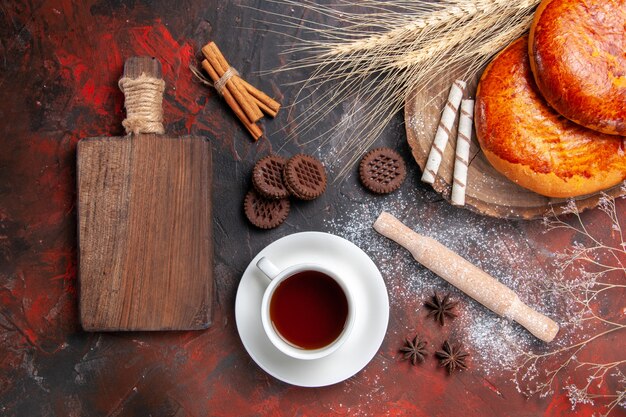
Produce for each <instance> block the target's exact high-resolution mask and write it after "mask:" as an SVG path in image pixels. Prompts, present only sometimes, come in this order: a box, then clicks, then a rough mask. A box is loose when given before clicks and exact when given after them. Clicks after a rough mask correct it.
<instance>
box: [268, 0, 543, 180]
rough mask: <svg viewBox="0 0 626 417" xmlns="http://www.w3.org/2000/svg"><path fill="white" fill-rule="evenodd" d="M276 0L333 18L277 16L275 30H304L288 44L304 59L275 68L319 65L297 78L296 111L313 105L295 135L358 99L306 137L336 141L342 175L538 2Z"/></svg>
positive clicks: (482, 57) (515, 33)
mask: <svg viewBox="0 0 626 417" xmlns="http://www.w3.org/2000/svg"><path fill="white" fill-rule="evenodd" d="M272 1H274V2H275V3H279V4H283V5H286V6H290V7H292V8H301V10H303V11H306V12H309V13H315V14H318V15H319V16H320V17H321V18H320V19H317V20H320V21H324V22H327V23H319V21H317V20H311V19H308V20H307V19H303V18H301V17H300V16H297V17H296V16H288V15H275V17H278V18H280V23H278V22H277V23H274V24H275V25H276V26H277V27H279V28H281V30H283V31H287V30H296V31H298V32H303V36H299V37H297V39H296V41H295V46H294V47H292V48H290V49H287V50H285V53H287V54H291V53H296V54H297V55H298V56H299V58H298V59H297V60H295V61H292V62H289V63H288V64H286V65H285V66H284V67H282V68H279V69H277V70H274V71H272V72H283V71H291V70H295V69H305V68H309V69H311V71H312V72H311V73H310V75H309V76H308V78H307V79H305V80H302V81H300V82H297V83H296V84H299V85H300V90H299V92H298V94H297V96H296V99H295V101H294V103H292V108H294V107H295V105H296V104H299V103H302V102H304V101H306V102H307V106H308V107H309V109H310V110H309V111H307V112H305V113H301V114H299V115H296V116H295V117H294V118H293V119H292V121H291V124H292V125H293V126H291V127H293V129H292V133H291V134H290V136H291V137H294V136H300V135H305V134H308V133H309V132H310V131H312V130H314V129H318V128H319V126H320V122H321V121H322V120H324V119H325V117H326V116H327V115H329V114H330V113H332V111H333V110H334V109H335V108H337V106H341V105H344V104H345V103H348V104H349V105H350V106H351V107H350V109H349V110H348V111H347V112H345V113H344V117H343V118H342V120H341V122H339V124H337V125H335V126H332V127H331V128H329V129H327V130H325V131H323V132H321V133H317V134H316V135H315V136H314V137H313V138H312V139H310V140H309V142H317V143H318V144H319V146H320V148H321V147H324V146H326V145H328V144H330V143H332V144H333V145H332V146H333V151H334V152H335V153H336V158H334V161H327V162H334V163H335V164H337V165H339V166H340V168H339V172H338V174H337V177H338V178H342V177H343V176H344V175H345V174H346V173H347V172H349V170H350V169H351V168H352V166H353V165H354V164H355V162H356V161H358V159H359V158H360V157H361V155H362V153H363V152H364V151H365V150H367V149H368V148H370V147H371V145H372V144H373V142H374V141H375V140H376V138H377V137H378V136H379V135H380V133H381V132H382V131H383V129H384V128H385V126H386V125H387V123H388V122H389V121H390V120H391V118H392V117H393V116H394V114H396V113H397V112H398V111H400V110H401V109H402V107H403V105H404V102H405V100H406V99H407V98H408V97H409V95H410V94H412V93H413V92H417V93H419V92H421V91H422V90H423V89H425V88H427V87H429V85H431V84H432V83H433V81H435V80H437V79H438V78H441V77H446V76H450V74H453V73H459V72H461V73H462V74H463V77H465V78H471V77H473V76H475V75H476V74H477V72H478V71H479V70H480V69H481V68H483V67H484V65H485V64H486V63H487V62H488V61H489V60H490V59H491V57H492V56H493V55H494V54H496V53H497V52H499V51H500V50H501V49H503V48H504V47H505V46H506V45H508V44H509V43H510V42H512V41H513V40H515V39H516V38H518V37H520V36H521V35H523V34H524V33H525V32H526V31H527V29H528V27H529V25H530V22H531V20H532V15H533V12H534V9H535V7H536V6H537V4H538V3H539V1H540V0H474V1H470V0H447V1H440V2H430V1H424V0H413V1H409V0H381V1H373V0H363V1H358V0H340V1H339V2H338V3H335V4H333V5H323V4H317V3H316V2H315V1H312V0H305V1H296V0H272ZM354 10H359V12H358V13H356V12H354ZM305 38H306V39H305ZM433 133H434V132H433Z"/></svg>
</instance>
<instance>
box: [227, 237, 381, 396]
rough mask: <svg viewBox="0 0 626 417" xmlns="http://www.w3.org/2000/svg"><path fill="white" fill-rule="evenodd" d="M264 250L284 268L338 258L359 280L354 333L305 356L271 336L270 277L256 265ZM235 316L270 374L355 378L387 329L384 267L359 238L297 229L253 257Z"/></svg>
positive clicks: (304, 379)
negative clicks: (266, 326)
mask: <svg viewBox="0 0 626 417" xmlns="http://www.w3.org/2000/svg"><path fill="white" fill-rule="evenodd" d="M262 256H266V257H267V258H268V259H270V260H271V261H272V262H273V263H274V264H275V265H276V266H277V267H279V268H281V269H282V268H286V267H288V266H290V265H293V264H297V263H303V262H311V263H319V264H327V263H332V268H333V270H335V271H337V272H338V273H339V274H340V275H342V277H343V278H344V279H345V280H346V281H347V282H348V284H349V285H350V284H353V286H352V287H351V288H353V289H354V299H355V302H356V308H357V310H358V313H357V316H356V321H355V323H354V328H353V330H352V334H351V336H350V338H349V339H348V340H346V342H345V343H344V344H343V345H342V346H341V347H340V348H339V349H338V350H337V351H336V352H334V353H332V354H330V355H328V356H326V357H323V358H320V359H313V360H299V359H294V358H292V357H290V356H287V355H285V354H284V353H282V352H281V351H279V350H278V349H276V348H275V347H274V345H273V344H272V343H271V342H270V340H269V339H268V338H267V335H266V334H265V332H264V331H263V325H262V323H261V299H262V298H263V292H264V291H265V287H266V286H267V284H268V282H269V281H268V280H267V278H266V277H265V275H263V274H262V273H261V271H259V270H258V269H257V267H256V263H257V261H258V260H259V259H260V258H261V257H262ZM235 319H236V321H237V329H238V330H239V336H240V337H241V341H242V342H243V345H244V346H245V348H246V350H247V351H248V353H249V354H250V356H251V357H252V359H254V361H255V362H256V363H257V364H258V365H259V366H260V367H261V368H262V369H263V370H265V371H266V372H267V373H268V374H270V375H272V376H274V377H275V378H277V379H280V380H281V381H284V382H287V383H289V384H293V385H299V386H302V387H321V386H325V385H332V384H335V383H337V382H341V381H343V380H345V379H347V378H350V377H351V376H352V375H354V374H356V373H357V372H359V371H360V370H361V369H363V368H364V367H365V365H367V364H368V363H369V361H370V360H371V359H372V358H373V357H374V355H375V354H376V352H377V351H378V348H379V347H380V345H381V344H382V342H383V338H384V337H385V332H386V331H387V323H388V321H389V298H388V296H387V288H386V287H385V282H384V281H383V278H382V276H381V275H380V271H379V270H378V268H377V267H376V265H375V264H374V262H372V260H371V259H370V258H369V257H368V256H367V255H366V254H365V252H363V251H362V250H361V249H359V248H358V247H357V246H355V245H354V244H353V243H351V242H349V241H347V240H345V239H343V238H340V237H339V236H335V235H331V234H328V233H320V232H303V233H295V234H292V235H289V236H286V237H284V238H282V239H279V240H277V241H275V242H273V243H272V244H270V245H268V246H267V247H266V248H265V249H263V250H262V251H261V252H259V253H258V254H257V256H256V257H255V258H254V259H253V260H252V261H251V262H250V264H249V265H248V268H246V270H245V272H244V273H243V276H242V277H241V282H240V283H239V289H238V290H237V300H236V302H235Z"/></svg>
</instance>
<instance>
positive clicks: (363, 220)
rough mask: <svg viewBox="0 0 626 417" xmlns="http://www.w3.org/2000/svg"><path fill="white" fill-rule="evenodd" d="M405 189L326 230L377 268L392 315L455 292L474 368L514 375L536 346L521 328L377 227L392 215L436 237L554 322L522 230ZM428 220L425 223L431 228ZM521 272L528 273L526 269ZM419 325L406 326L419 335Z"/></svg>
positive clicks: (460, 331)
mask: <svg viewBox="0 0 626 417" xmlns="http://www.w3.org/2000/svg"><path fill="white" fill-rule="evenodd" d="M412 188H413V189H411V188H408V187H402V188H401V189H400V190H398V191H397V192H395V193H393V194H391V195H389V196H384V197H376V198H374V199H368V201H367V203H366V204H362V205H360V206H359V209H358V210H354V209H353V210H346V211H345V212H344V211H341V208H340V207H337V208H336V210H337V213H338V214H337V215H335V216H333V217H332V218H330V219H329V220H328V221H327V222H326V226H327V227H328V231H329V232H331V233H334V234H337V235H339V236H342V237H344V238H346V239H348V240H350V241H351V242H353V243H355V244H356V245H357V246H359V247H360V248H362V249H363V250H364V251H365V252H366V253H367V254H368V255H370V257H371V258H372V259H373V260H374V262H375V263H376V265H377V266H378V267H379V269H380V271H381V273H382V275H383V277H384V279H385V282H386V284H387V289H388V293H389V297H390V304H391V308H392V309H394V308H396V309H400V310H401V309H402V308H404V307H406V306H407V304H410V305H416V306H418V307H417V308H418V309H419V308H422V307H421V306H422V303H423V300H425V299H426V298H428V297H429V296H430V295H431V294H432V293H433V291H434V290H437V291H450V292H451V293H452V295H453V297H455V298H456V299H459V300H460V301H461V302H460V303H459V306H458V307H457V310H458V311H457V313H458V314H459V315H458V317H457V318H456V319H455V320H453V322H452V326H454V327H453V330H452V333H453V334H454V337H455V338H456V339H458V340H459V341H460V342H462V343H463V344H464V345H465V346H466V347H467V348H469V349H470V350H471V351H472V367H473V368H474V369H477V370H481V371H482V372H483V373H484V374H486V375H489V374H492V373H497V372H501V371H502V370H503V369H505V368H509V369H510V368H511V366H512V365H514V363H515V361H516V360H517V357H518V354H519V351H520V350H527V349H529V348H533V347H538V346H541V345H542V342H540V341H538V340H537V339H536V338H535V337H534V336H532V335H531V334H530V333H529V332H528V331H527V330H525V329H524V328H523V327H521V326H520V325H518V324H516V323H513V322H511V321H509V320H507V319H505V318H502V317H499V316H497V315H496V314H495V313H493V312H491V311H489V310H487V309H486V308H485V307H483V306H482V305H480V304H479V303H477V302H475V301H473V300H471V299H470V298H469V297H467V296H466V295H465V294H463V293H461V292H460V291H458V290H457V289H456V288H454V287H452V286H451V285H450V284H448V283H447V282H445V281H444V280H443V279H441V278H439V277H437V276H436V275H435V274H434V273H432V272H431V271H429V270H427V269H426V268H424V267H423V266H421V265H419V264H418V263H417V262H416V261H415V260H414V259H413V258H412V256H411V255H410V253H409V252H408V251H407V250H405V249H404V248H401V247H400V246H399V245H397V244H396V243H395V242H392V241H391V240H389V239H387V238H385V237H383V236H382V235H379V234H378V233H377V232H376V231H375V230H374V229H373V228H372V224H373V223H374V221H375V220H376V218H377V217H378V215H379V214H380V213H381V212H382V211H387V212H389V213H391V214H393V215H394V216H396V217H397V218H398V219H399V220H401V221H402V222H403V223H404V224H406V225H407V226H408V227H410V228H411V229H413V230H415V231H416V232H418V233H420V234H423V235H426V236H429V237H432V238H434V239H436V240H437V241H439V242H440V243H442V244H443V245H445V246H447V247H448V248H450V249H451V250H453V251H455V252H456V253H458V254H459V255H461V256H463V257H464V258H466V259H468V260H469V261H471V262H472V263H474V264H475V265H477V266H478V267H480V268H482V269H483V270H485V271H486V272H487V273H489V274H491V275H492V276H494V277H495V278H496V279H498V280H499V281H500V282H502V283H504V284H505V285H507V286H508V287H509V288H511V289H513V290H514V291H515V292H516V293H517V294H518V296H519V297H520V299H521V300H522V301H523V302H525V303H527V304H528V305H529V306H531V307H533V308H535V309H536V310H538V311H540V312H542V313H544V314H546V315H548V316H549V317H554V312H555V310H556V306H555V304H556V303H555V302H554V300H551V299H546V297H545V296H541V295H540V292H539V291H538V290H537V288H536V286H537V284H538V283H539V282H541V281H542V280H543V278H544V277H545V275H546V274H547V273H549V272H548V271H545V270H544V269H543V268H544V266H543V265H542V264H541V262H538V261H537V259H536V256H535V249H534V248H533V247H532V245H531V244H530V243H529V242H527V240H526V239H525V237H524V234H523V231H522V230H521V229H520V227H519V223H518V222H515V221H503V220H498V219H492V218H488V217H482V216H477V215H474V214H472V213H469V212H467V211H465V210H460V209H457V208H453V207H451V206H449V205H447V204H446V203H445V202H431V201H429V200H428V199H429V198H430V197H432V195H429V193H425V192H424V191H423V190H422V191H420V190H418V189H417V188H416V187H412ZM426 219H427V221H426ZM521 266H524V267H521ZM419 320H420V318H418V317H416V318H415V319H412V321H414V322H411V323H406V327H407V329H409V328H415V326H416V325H417V324H418V323H415V322H418V321H419Z"/></svg>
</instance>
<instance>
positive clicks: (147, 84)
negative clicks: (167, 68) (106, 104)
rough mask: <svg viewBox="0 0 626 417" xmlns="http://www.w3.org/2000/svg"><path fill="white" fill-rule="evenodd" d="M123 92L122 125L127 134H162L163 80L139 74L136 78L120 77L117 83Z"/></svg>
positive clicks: (163, 131) (163, 130)
mask: <svg viewBox="0 0 626 417" xmlns="http://www.w3.org/2000/svg"><path fill="white" fill-rule="evenodd" d="M118 85H119V87H120V90H122V92H123V93H124V97H125V99H124V107H126V119H124V121H123V122H122V125H123V126H124V128H125V129H126V133H127V134H131V133H132V134H135V135H136V134H139V133H156V134H163V133H165V129H164V128H163V91H164V90H165V81H164V80H162V79H159V78H155V77H149V76H147V75H145V74H143V73H142V74H141V75H140V76H139V77H137V78H129V77H122V78H121V79H120V81H119V83H118Z"/></svg>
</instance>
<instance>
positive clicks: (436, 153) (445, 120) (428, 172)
mask: <svg viewBox="0 0 626 417" xmlns="http://www.w3.org/2000/svg"><path fill="white" fill-rule="evenodd" d="M465 87H466V84H465V81H461V80H456V81H455V82H453V83H452V87H450V93H449V94H448V101H447V102H446V106H445V107H444V109H443V112H442V113H441V119H440V120H439V126H438V127H437V133H435V140H433V145H432V147H431V148H430V154H428V161H427V162H426V166H425V167H424V173H423V174H422V181H424V182H426V183H428V184H433V183H434V182H435V177H436V176H437V171H439V165H441V159H442V158H443V151H444V150H445V149H446V143H448V140H449V138H450V131H451V130H452V126H453V125H454V122H455V120H456V114H457V113H458V110H459V105H460V104H461V99H462V98H463V93H464V92H465Z"/></svg>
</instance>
